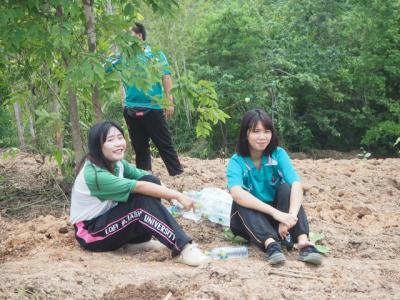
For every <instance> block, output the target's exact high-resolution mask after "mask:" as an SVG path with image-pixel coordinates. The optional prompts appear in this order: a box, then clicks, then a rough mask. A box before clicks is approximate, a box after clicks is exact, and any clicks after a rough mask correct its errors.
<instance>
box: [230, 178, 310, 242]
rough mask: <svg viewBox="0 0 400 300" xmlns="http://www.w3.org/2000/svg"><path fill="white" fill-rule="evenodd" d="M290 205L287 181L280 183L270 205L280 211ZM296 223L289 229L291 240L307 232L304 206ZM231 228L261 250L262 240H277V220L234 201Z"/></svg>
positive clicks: (284, 210)
mask: <svg viewBox="0 0 400 300" xmlns="http://www.w3.org/2000/svg"><path fill="white" fill-rule="evenodd" d="M289 205H290V186H289V185H288V184H287V183H284V184H281V185H280V186H279V187H278V190H277V192H276V194H275V199H274V202H272V206H273V207H275V208H277V209H278V210H280V211H282V212H286V213H287V212H289ZM297 218H298V221H297V224H296V225H295V226H294V227H292V228H291V229H290V230H289V233H290V235H291V236H292V238H293V241H297V237H298V236H299V235H301V234H307V235H308V233H309V228H308V221H307V216H306V213H305V211H304V208H303V207H302V206H301V208H300V211H299V213H298V215H297ZM230 227H231V230H232V232H233V233H234V234H235V235H239V236H241V237H243V238H245V239H247V240H250V241H251V242H253V243H255V244H256V245H257V246H259V247H260V248H261V249H262V250H265V245H264V242H265V241H266V240H267V239H268V238H273V239H274V240H275V241H279V240H280V237H279V233H278V230H279V222H278V221H276V220H274V219H273V218H272V216H269V215H266V214H264V213H261V212H259V211H256V210H253V209H250V208H246V207H243V206H240V205H239V204H237V203H236V202H233V203H232V211H231V224H230Z"/></svg>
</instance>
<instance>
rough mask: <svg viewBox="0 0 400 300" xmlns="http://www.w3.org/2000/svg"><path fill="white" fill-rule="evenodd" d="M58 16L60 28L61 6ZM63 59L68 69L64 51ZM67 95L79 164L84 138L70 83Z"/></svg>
mask: <svg viewBox="0 0 400 300" xmlns="http://www.w3.org/2000/svg"><path fill="white" fill-rule="evenodd" d="M56 15H57V17H59V18H60V26H62V23H63V20H62V17H63V12H62V8H61V6H57V9H56ZM61 54H62V59H63V60H64V64H65V67H66V69H67V70H68V67H69V58H68V56H67V55H66V54H65V52H64V51H61ZM67 93H68V97H69V102H70V103H69V117H70V121H71V134H72V145H73V147H74V152H75V163H79V162H80V161H81V159H82V158H83V155H84V152H83V146H82V138H81V129H80V126H79V113H78V100H77V98H76V94H75V93H74V91H73V89H72V87H71V85H70V84H69V83H68V86H67Z"/></svg>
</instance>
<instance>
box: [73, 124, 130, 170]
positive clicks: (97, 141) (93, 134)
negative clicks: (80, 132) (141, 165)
mask: <svg viewBox="0 0 400 300" xmlns="http://www.w3.org/2000/svg"><path fill="white" fill-rule="evenodd" d="M111 127H115V128H117V129H118V130H119V131H120V132H121V133H122V135H123V136H124V131H123V129H122V128H121V126H119V125H118V124H117V123H115V122H112V121H104V122H100V123H97V124H96V125H94V126H93V127H92V128H90V130H89V137H88V149H89V152H88V153H87V154H86V155H85V157H84V158H83V159H82V161H81V162H80V164H79V167H78V172H79V170H80V169H81V168H82V165H83V163H84V162H85V161H86V160H89V161H90V162H92V163H93V164H95V165H96V166H98V167H100V168H103V169H106V170H108V171H109V172H111V173H114V170H113V164H112V162H111V161H109V160H108V159H107V158H106V157H105V156H104V154H103V144H104V143H105V141H106V139H107V134H108V132H109V131H110V129H111ZM124 137H125V136H124Z"/></svg>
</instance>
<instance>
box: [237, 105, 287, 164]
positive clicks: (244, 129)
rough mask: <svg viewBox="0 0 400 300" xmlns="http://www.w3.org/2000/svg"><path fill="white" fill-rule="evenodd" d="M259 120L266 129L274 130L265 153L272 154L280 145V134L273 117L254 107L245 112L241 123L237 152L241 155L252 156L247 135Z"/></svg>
mask: <svg viewBox="0 0 400 300" xmlns="http://www.w3.org/2000/svg"><path fill="white" fill-rule="evenodd" d="M258 122H261V125H262V126H263V127H264V128H265V129H267V130H271V132H272V137H271V140H270V142H269V144H268V146H267V148H266V149H265V150H264V152H265V154H266V155H267V156H268V155H271V153H272V152H273V151H274V150H275V149H276V147H278V145H279V141H278V136H277V134H276V130H275V126H274V123H273V121H272V119H271V117H270V116H269V115H268V114H267V113H266V112H265V111H263V110H261V109H252V110H249V111H247V112H246V113H245V114H244V116H243V119H242V121H241V123H240V130H239V138H238V141H237V144H236V152H237V153H238V154H239V155H241V156H243V157H245V156H250V149H249V140H248V138H247V135H248V131H249V130H250V131H252V130H254V129H255V128H256V126H257V123H258Z"/></svg>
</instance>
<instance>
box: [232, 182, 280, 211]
mask: <svg viewBox="0 0 400 300" xmlns="http://www.w3.org/2000/svg"><path fill="white" fill-rule="evenodd" d="M230 192H231V195H232V198H233V200H234V201H235V202H236V203H237V204H239V205H241V206H243V207H247V208H251V209H254V210H257V211H259V212H262V213H265V214H267V215H270V216H274V214H275V213H276V212H277V211H278V210H277V209H275V208H274V207H272V206H271V205H268V204H266V203H264V202H262V201H261V200H259V199H257V198H256V197H254V196H253V195H252V194H250V193H249V192H247V191H245V190H244V189H243V188H241V187H240V186H235V187H233V188H231V190H230Z"/></svg>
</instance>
